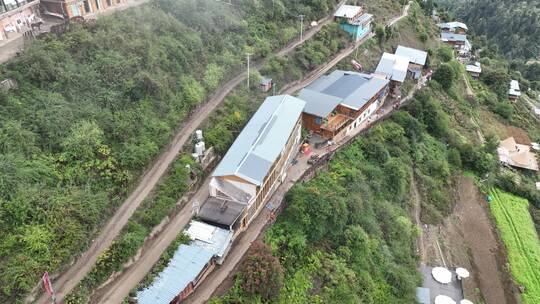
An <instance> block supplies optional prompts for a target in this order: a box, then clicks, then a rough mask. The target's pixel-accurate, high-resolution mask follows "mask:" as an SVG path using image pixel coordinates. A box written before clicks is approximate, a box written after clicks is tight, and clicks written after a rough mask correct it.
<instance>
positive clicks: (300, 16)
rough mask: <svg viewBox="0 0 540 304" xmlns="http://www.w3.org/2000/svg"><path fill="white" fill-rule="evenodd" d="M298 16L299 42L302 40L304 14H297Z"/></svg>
mask: <svg viewBox="0 0 540 304" xmlns="http://www.w3.org/2000/svg"><path fill="white" fill-rule="evenodd" d="M298 17H299V18H300V42H302V41H303V40H304V17H305V16H304V15H298Z"/></svg>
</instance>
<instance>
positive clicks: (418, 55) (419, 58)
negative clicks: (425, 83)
mask: <svg viewBox="0 0 540 304" xmlns="http://www.w3.org/2000/svg"><path fill="white" fill-rule="evenodd" d="M395 54H396V55H398V56H402V57H405V58H408V59H409V62H412V63H414V64H418V65H421V66H423V65H425V64H426V59H427V52H424V51H421V50H417V49H413V48H410V47H406V46H402V45H398V47H397V49H396V52H395Z"/></svg>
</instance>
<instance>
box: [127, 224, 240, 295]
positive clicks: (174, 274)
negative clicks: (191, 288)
mask: <svg viewBox="0 0 540 304" xmlns="http://www.w3.org/2000/svg"><path fill="white" fill-rule="evenodd" d="M191 230H193V231H191ZM186 231H187V234H188V235H189V236H190V237H191V239H192V242H191V243H190V244H189V245H185V244H182V245H180V246H179V247H178V249H177V250H176V252H175V253H174V255H173V258H172V259H171V260H170V261H169V264H167V267H165V269H163V271H161V273H160V274H159V275H158V277H157V278H156V279H155V280H154V282H153V283H152V285H150V286H148V287H147V288H145V289H143V290H142V291H139V292H137V299H138V301H139V304H169V302H171V301H172V300H173V299H174V298H175V297H176V296H177V295H178V294H179V293H180V292H181V291H182V290H184V289H185V288H186V286H187V285H188V284H189V283H190V282H192V281H193V280H194V279H195V278H196V277H197V276H198V275H199V273H200V272H201V271H202V270H203V269H204V267H205V265H206V264H207V263H208V262H210V260H211V259H212V257H213V256H218V257H222V256H223V254H224V253H225V251H226V250H227V248H228V246H229V244H230V243H231V239H232V232H231V231H230V230H226V229H221V228H218V227H214V226H212V225H208V224H206V223H202V222H199V221H191V225H190V227H189V228H188V229H187V230H186Z"/></svg>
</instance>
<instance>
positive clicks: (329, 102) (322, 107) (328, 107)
mask: <svg viewBox="0 0 540 304" xmlns="http://www.w3.org/2000/svg"><path fill="white" fill-rule="evenodd" d="M298 98H300V99H302V100H304V101H306V106H305V107H304V112H305V113H308V114H312V115H315V116H319V117H327V116H328V115H329V114H330V113H332V111H334V109H335V108H336V107H337V106H338V105H339V104H340V103H341V101H342V100H343V99H342V98H339V97H335V96H331V95H328V94H324V93H321V92H317V91H314V90H310V89H307V88H306V89H302V90H301V91H300V94H299V95H298Z"/></svg>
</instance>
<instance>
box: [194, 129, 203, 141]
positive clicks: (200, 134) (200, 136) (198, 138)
mask: <svg viewBox="0 0 540 304" xmlns="http://www.w3.org/2000/svg"><path fill="white" fill-rule="evenodd" d="M195 138H197V140H202V139H203V135H202V130H197V131H195Z"/></svg>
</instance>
